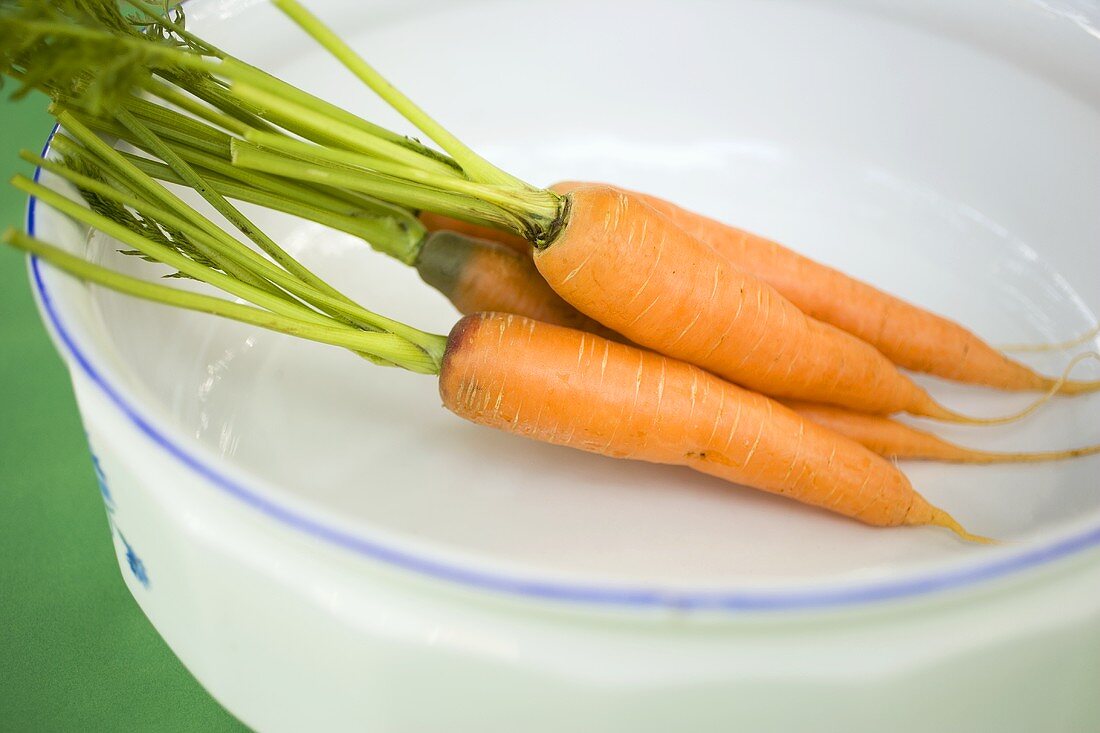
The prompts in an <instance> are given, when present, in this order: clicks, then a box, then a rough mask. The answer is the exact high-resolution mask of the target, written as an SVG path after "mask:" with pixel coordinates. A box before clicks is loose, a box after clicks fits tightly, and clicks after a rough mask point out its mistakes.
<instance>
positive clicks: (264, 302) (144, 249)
mask: <svg viewBox="0 0 1100 733" xmlns="http://www.w3.org/2000/svg"><path fill="white" fill-rule="evenodd" d="M11 184H12V185H13V186H15V187H16V188H18V189H19V190H20V191H23V192H24V193H27V194H30V195H31V196H34V197H35V198H37V199H38V200H39V201H41V202H42V203H44V204H46V205H47V206H49V207H51V208H53V209H56V210H57V211H59V212H61V213H62V214H65V215H66V216H69V217H72V218H73V219H76V220H77V221H79V222H82V223H84V224H87V225H88V226H91V227H94V228H96V229H98V230H99V231H101V232H103V233H104V234H106V235H107V236H110V237H114V238H115V239H117V240H118V241H120V242H122V243H123V244H126V245H129V246H130V247H133V248H134V249H135V250H137V251H138V252H141V253H142V254H144V255H146V256H148V257H150V258H152V259H155V260H156V261H158V262H161V263H163V264H165V265H168V266H169V267H171V268H173V269H175V270H178V271H179V272H182V273H183V274H184V275H187V276H188V277H191V278H194V279H195V280H200V281H202V282H205V283H208V284H210V285H213V286H214V287H216V288H220V289H221V290H224V291H225V292H227V293H229V294H231V295H235V296H237V297H238V298H243V299H245V300H247V301H250V302H252V303H255V304H256V305H259V306H262V307H264V308H267V309H268V310H270V311H273V312H275V313H280V314H282V315H287V316H293V317H295V318H298V319H301V320H305V321H310V322H313V323H327V322H329V321H330V320H331V319H330V318H329V317H328V316H325V315H323V314H320V313H317V312H316V311H313V310H310V309H309V308H307V307H306V306H304V305H302V304H301V303H298V302H297V301H292V300H287V299H285V298H282V297H279V296H278V295H274V294H272V293H271V292H269V291H267V290H263V289H261V288H258V287H255V286H253V285H249V284H248V283H246V282H243V281H242V280H241V279H240V278H238V277H235V276H232V275H227V274H225V273H222V272H219V271H217V270H213V269H211V268H209V267H206V266H205V265H200V264H198V263H197V262H195V261H194V260H191V259H189V258H188V257H185V256H184V255H182V254H180V253H179V252H176V251H175V250H173V249H171V248H169V247H166V246H165V245H163V244H159V243H157V242H153V241H152V240H150V239H147V238H145V237H142V236H140V235H139V234H137V233H135V232H133V231H131V230H130V229H128V228H127V227H125V226H124V225H122V224H120V223H118V222H115V221H113V220H111V219H109V218H107V217H106V216H103V215H102V214H98V213H96V212H94V211H92V210H91V209H87V208H85V207H83V206H81V205H80V204H78V203H76V202H75V201H73V200H71V199H69V198H66V197H65V196H62V195H61V194H59V193H57V192H56V191H54V190H52V189H49V188H46V187H45V186H43V185H41V184H38V183H35V182H33V181H31V180H30V179H29V178H25V177H24V176H15V177H14V178H12V179H11Z"/></svg>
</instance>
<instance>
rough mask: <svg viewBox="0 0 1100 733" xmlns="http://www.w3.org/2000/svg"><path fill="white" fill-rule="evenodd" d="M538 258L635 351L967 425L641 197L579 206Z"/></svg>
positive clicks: (607, 193) (873, 354) (845, 402)
mask: <svg viewBox="0 0 1100 733" xmlns="http://www.w3.org/2000/svg"><path fill="white" fill-rule="evenodd" d="M567 200H568V202H569V203H568V208H567V211H566V215H565V216H564V217H563V218H564V224H563V226H562V228H561V230H560V231H559V232H558V234H557V236H556V237H555V238H554V239H552V240H551V241H550V242H549V244H547V245H545V246H543V247H541V248H539V249H537V250H536V252H535V264H536V266H537V267H538V269H539V272H540V273H542V275H543V277H544V278H545V279H546V281H547V282H548V283H549V284H550V286H551V287H552V288H554V290H555V291H556V292H557V293H558V294H559V295H560V296H562V298H564V299H565V300H566V301H568V302H569V303H570V304H571V305H573V306H574V307H575V308H577V309H578V310H579V311H581V312H582V313H585V314H586V315H588V316H589V317H591V318H594V319H596V320H598V321H599V322H600V323H602V324H603V325H605V326H607V327H608V328H611V329H613V330H614V331H617V332H618V333H621V334H623V335H624V336H626V337H627V338H629V339H630V340H631V341H633V342H634V343H637V344H639V345H642V346H645V347H647V348H651V349H653V350H655V351H659V352H661V353H664V354H667V355H669V356H672V357H674V358H677V359H680V360H682V361H687V362H690V363H692V364H696V365H698V366H701V367H703V368H705V369H707V370H709V371H711V372H714V373H715V374H718V375H719V376H722V377H725V378H726V379H729V380H730V381H732V382H735V383H737V384H740V385H742V386H744V387H748V388H749V389H753V390H755V391H758V392H762V393H764V394H768V395H773V396H777V397H787V398H794V399H801V400H807V401H812V402H826V403H830V404H838V405H842V406H845V407H850V408H852V409H856V410H860V411H863V412H873V413H891V412H900V411H907V412H911V413H913V414H918V415H924V416H929V417H937V418H943V419H957V418H958V417H959V416H957V415H955V414H953V413H951V412H950V411H948V410H946V409H945V408H943V407H941V406H940V405H938V404H937V403H936V402H935V401H934V400H933V399H932V398H931V397H930V396H929V395H928V393H927V392H925V391H924V390H923V389H921V388H920V387H919V386H917V385H916V384H915V383H914V382H913V381H912V380H910V379H909V378H907V377H906V376H904V375H903V374H901V373H900V372H899V371H898V370H897V368H896V367H895V366H894V365H893V364H892V363H890V361H889V360H888V359H887V358H886V357H885V356H883V355H882V354H880V353H879V352H878V351H877V350H875V349H874V348H873V347H871V346H869V345H868V344H866V343H864V342H863V341H860V340H859V339H857V338H855V337H854V336H852V335H850V334H848V333H845V332H843V331H841V330H839V329H837V328H835V327H833V326H830V325H828V324H824V323H821V322H820V321H816V320H814V319H813V318H810V317H808V316H806V315H805V314H804V313H802V311H800V310H799V309H798V308H796V307H795V306H794V305H793V304H791V303H790V302H789V301H787V300H786V299H785V298H783V297H782V296H781V295H780V294H779V293H777V292H776V291H775V290H774V289H773V288H772V287H771V286H769V285H767V284H766V283H764V282H763V281H761V280H760V279H758V278H756V277H755V276H753V275H752V274H750V273H747V272H745V271H743V270H741V269H739V268H738V267H737V266H736V265H734V264H733V263H731V262H730V261H729V260H728V259H727V258H725V257H723V256H722V255H720V254H718V253H717V252H715V251H714V250H713V249H711V248H710V247H709V246H707V245H705V244H703V243H702V242H700V241H699V240H697V239H695V238H694V237H692V236H691V235H689V234H687V233H685V232H684V231H683V230H682V229H680V228H679V227H677V226H675V225H674V224H672V223H671V222H670V221H669V220H668V219H667V218H666V217H664V216H662V215H661V214H660V213H658V212H657V211H656V210H654V209H653V208H652V207H651V206H649V205H648V204H646V203H645V202H644V201H642V200H641V199H639V198H637V197H636V196H632V195H630V194H628V193H624V192H622V191H619V190H616V189H613V188H610V187H606V186H595V187H590V188H582V189H578V190H576V191H574V192H573V193H571V194H569V195H568V197H567Z"/></svg>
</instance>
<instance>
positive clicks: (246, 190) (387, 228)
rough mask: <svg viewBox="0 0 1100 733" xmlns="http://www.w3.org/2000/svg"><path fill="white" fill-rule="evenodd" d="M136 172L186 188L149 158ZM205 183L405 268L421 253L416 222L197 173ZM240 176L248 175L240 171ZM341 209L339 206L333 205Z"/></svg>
mask: <svg viewBox="0 0 1100 733" xmlns="http://www.w3.org/2000/svg"><path fill="white" fill-rule="evenodd" d="M130 160H131V162H133V163H134V165H136V166H137V167H138V168H140V169H141V170H142V171H144V172H145V173H147V174H148V175H150V176H152V177H153V178H157V179H159V180H161V181H166V182H168V183H176V184H180V185H185V184H184V181H183V179H182V178H180V177H179V176H178V175H176V173H175V172H174V171H173V170H172V169H171V168H169V167H168V166H166V165H164V164H163V163H157V162H155V161H152V160H149V159H148V158H138V157H137V156H134V157H132V158H130ZM199 170H200V171H201V172H202V175H203V176H204V177H205V178H206V180H207V181H208V182H209V183H210V185H211V186H213V187H214V188H215V189H217V191H218V192H219V193H220V194H221V195H223V196H225V197H226V198H231V199H236V200H238V201H245V202H247V203H250V204H255V205H257V206H263V207H264V208H268V209H273V210H275V211H281V212H283V213H284V214H290V215H291V216H297V217H300V218H302V219H307V220H309V221H312V222H316V223H317V224H323V225H324V226H328V227H332V228H333V229H336V230H338V231H341V232H345V233H346V234H350V235H352V236H354V237H358V238H360V239H362V240H364V241H365V242H367V243H368V244H369V245H370V246H371V247H373V248H374V249H377V250H378V251H379V252H382V253H383V254H386V255H389V256H391V257H394V258H396V259H398V260H400V261H401V262H403V263H405V264H406V265H411V264H413V263H415V262H416V258H417V255H418V254H419V252H420V244H421V243H422V241H423V238H424V235H425V230H424V225H423V224H420V222H419V221H417V220H416V219H415V218H413V219H412V221H413V222H415V223H416V227H410V226H407V225H406V224H405V222H401V223H398V222H396V221H394V220H392V219H388V218H377V217H373V216H366V217H365V216H363V215H362V214H361V213H359V212H356V211H355V210H354V209H352V208H350V207H347V206H341V207H340V209H336V210H334V209H332V208H329V207H321V206H317V205H314V204H313V203H311V202H310V201H309V199H308V198H307V197H308V196H309V195H310V194H311V193H312V192H311V191H309V190H307V189H302V192H304V195H303V196H298V195H297V194H298V193H299V192H298V191H296V190H294V187H292V186H284V187H282V188H281V189H280V190H279V192H277V193H276V192H272V191H269V190H266V189H264V188H262V187H260V186H257V185H254V184H249V183H245V182H242V181H240V180H234V179H231V178H227V177H225V176H222V175H219V174H218V173H215V172H212V171H207V170H203V169H199ZM237 170H240V171H241V172H244V173H247V172H248V171H245V170H244V169H242V168H239V169H237ZM335 204H337V205H340V204H341V202H339V201H335Z"/></svg>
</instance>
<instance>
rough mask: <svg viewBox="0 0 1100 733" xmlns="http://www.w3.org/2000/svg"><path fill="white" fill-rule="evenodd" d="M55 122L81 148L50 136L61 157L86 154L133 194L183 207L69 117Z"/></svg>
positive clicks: (248, 276) (247, 276)
mask: <svg viewBox="0 0 1100 733" xmlns="http://www.w3.org/2000/svg"><path fill="white" fill-rule="evenodd" d="M57 120H58V122H60V123H61V126H62V127H63V128H64V129H65V131H66V132H68V133H69V134H71V135H73V137H75V138H76V139H77V140H79V141H80V143H81V145H83V147H80V146H78V145H76V143H74V142H73V141H72V140H70V139H69V138H68V137H66V136H65V135H61V134H58V135H55V136H54V139H53V141H52V143H51V147H53V148H54V149H56V150H57V151H58V152H60V153H61V154H63V155H82V154H84V152H85V151H87V152H88V153H90V154H91V155H93V156H94V157H95V158H96V159H98V160H99V161H101V162H102V164H103V166H104V167H106V168H107V169H108V170H110V171H111V172H112V173H113V174H114V175H115V176H116V177H117V178H119V179H121V181H122V183H123V184H124V185H126V186H128V187H130V188H131V189H132V190H134V191H135V192H136V193H139V194H141V195H142V196H145V197H146V198H148V199H150V200H152V201H154V202H157V203H160V204H161V205H163V206H164V207H166V208H169V209H179V208H180V207H185V206H186V204H184V203H183V201H182V200H181V199H180V198H179V197H178V196H176V195H174V194H172V193H171V192H170V191H168V189H166V188H164V186H161V185H159V184H158V183H157V182H156V181H154V180H152V179H151V178H149V177H148V176H146V175H145V174H143V173H142V172H141V171H140V170H138V169H137V168H136V167H134V166H133V165H131V164H130V163H129V161H127V160H126V159H125V158H124V157H122V154H121V153H119V152H118V151H117V150H115V149H114V148H113V147H111V146H110V145H108V144H107V143H106V142H104V141H103V140H102V139H100V137H99V136H98V135H96V134H95V133H94V132H92V131H91V130H89V129H88V128H87V127H85V126H84V125H83V124H81V123H80V122H79V121H78V120H77V119H76V118H75V117H73V116H72V115H71V114H69V113H67V112H62V113H61V114H59V115H58V116H57ZM201 224H202V225H203V227H204V228H205V229H206V230H207V231H208V232H209V233H210V234H211V235H212V236H217V234H218V233H219V232H221V229H220V227H217V226H216V225H214V224H213V223H211V222H209V221H206V220H203V221H202V222H201ZM210 259H211V261H213V262H214V263H215V264H217V265H218V267H219V268H221V269H222V270H223V271H224V272H225V273H226V274H228V275H233V276H234V277H237V278H240V279H241V280H243V281H244V282H246V283H248V284H249V285H253V286H255V287H260V288H268V289H269V290H270V291H271V292H273V293H274V292H275V290H274V288H272V287H271V286H270V284H269V283H265V282H264V281H262V280H260V279H258V278H256V277H255V276H254V275H253V274H252V273H250V272H248V271H247V270H242V269H241V268H239V267H238V266H237V265H235V264H234V263H232V262H231V261H228V260H226V259H224V258H223V257H221V256H220V255H217V254H216V253H215V254H212V255H210Z"/></svg>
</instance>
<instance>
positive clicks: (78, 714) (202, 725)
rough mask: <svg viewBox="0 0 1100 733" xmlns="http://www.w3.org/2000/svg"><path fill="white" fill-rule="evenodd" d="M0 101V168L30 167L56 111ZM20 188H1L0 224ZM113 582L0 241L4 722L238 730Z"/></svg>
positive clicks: (102, 534)
mask: <svg viewBox="0 0 1100 733" xmlns="http://www.w3.org/2000/svg"><path fill="white" fill-rule="evenodd" d="M45 109H46V104H45V101H44V100H43V99H42V98H40V97H39V98H33V99H28V100H25V101H23V102H18V103H13V102H10V101H8V100H7V99H4V100H3V101H0V171H2V172H3V173H4V175H3V179H4V181H5V182H6V180H7V179H8V178H10V177H11V174H12V173H14V172H16V171H21V172H24V173H27V174H29V173H30V167H29V166H26V165H23V164H22V163H21V161H19V160H18V158H17V157H16V154H17V153H18V151H19V149H20V148H30V149H32V150H35V151H38V150H39V149H40V148H41V146H42V143H43V141H44V140H45V138H46V136H47V134H48V133H49V131H50V128H51V126H52V122H51V120H50V118H49V116H48V115H47V114H46V111H45ZM25 203H26V202H25V198H24V196H23V195H22V194H21V193H19V192H18V191H16V190H15V189H13V188H11V187H9V186H7V185H6V183H5V184H3V185H2V188H0V228H3V227H8V226H20V227H21V226H23V214H24V206H25ZM242 728H243V726H241V725H240V723H238V722H237V721H236V720H235V719H234V718H233V717H232V716H230V715H229V713H227V712H226V711H225V710H224V709H222V708H221V706H219V705H218V704H217V703H216V702H215V701H214V700H213V699H212V698H211V697H210V696H209V695H208V694H207V693H206V692H205V691H204V690H203V689H202V688H201V687H200V686H199V684H198V682H196V681H195V679H194V678H193V677H192V676H191V675H190V673H189V672H188V671H187V670H186V669H185V668H184V667H183V665H181V664H180V662H179V660H178V659H176V657H175V656H174V655H173V654H172V652H171V651H170V650H169V649H168V647H167V646H166V645H165V643H164V642H163V641H162V640H161V638H160V637H159V636H157V633H156V631H155V630H154V629H153V627H152V626H151V625H150V624H149V621H148V620H147V619H146V618H145V616H144V615H143V614H142V612H141V609H139V608H138V606H137V604H136V603H135V602H134V600H133V598H132V597H131V596H130V592H129V591H128V590H127V589H126V586H125V585H124V584H123V582H122V576H121V574H120V573H119V568H118V564H117V562H116V561H115V555H114V549H113V547H112V543H111V536H110V532H109V530H108V526H107V518H106V513H105V511H104V508H103V503H102V501H101V500H100V496H99V489H98V487H97V485H96V479H95V474H94V472H93V470H92V464H91V459H90V457H89V455H88V449H87V444H86V443H85V441H84V432H83V429H82V428H81V425H80V418H79V416H78V415H77V411H76V404H75V402H74V400H73V394H72V388H71V387H70V384H69V377H68V373H67V371H66V369H65V366H64V364H63V363H62V361H61V359H60V357H59V356H58V355H57V353H56V352H55V351H54V349H53V346H52V345H51V343H50V341H49V338H48V337H47V335H46V331H45V329H44V327H43V325H42V324H41V322H40V321H39V318H38V313H37V311H36V309H35V306H34V301H33V299H32V297H31V292H30V287H29V284H28V281H27V272H26V263H25V261H24V258H23V257H22V255H20V254H19V253H17V252H14V251H10V250H9V249H8V248H6V247H2V248H0V731H34V732H37V731H161V730H163V731H192V730H194V731H199V730H201V731H222V730H241V729H242Z"/></svg>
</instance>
